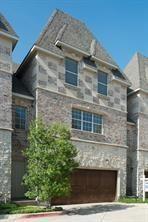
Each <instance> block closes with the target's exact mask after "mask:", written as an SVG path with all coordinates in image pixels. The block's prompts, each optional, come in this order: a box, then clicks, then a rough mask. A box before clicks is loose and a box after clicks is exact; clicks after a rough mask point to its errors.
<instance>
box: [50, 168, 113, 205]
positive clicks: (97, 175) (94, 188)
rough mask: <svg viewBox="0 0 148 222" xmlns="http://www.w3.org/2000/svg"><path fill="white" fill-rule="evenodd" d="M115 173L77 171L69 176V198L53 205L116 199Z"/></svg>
mask: <svg viewBox="0 0 148 222" xmlns="http://www.w3.org/2000/svg"><path fill="white" fill-rule="evenodd" d="M116 184H117V171H111V170H88V169H78V170H76V171H75V172H74V173H73V175H72V176H71V187H72V192H71V195H70V197H66V198H57V199H55V200H54V201H53V203H54V204H76V203H93V202H94V203H95V202H96V203H97V202H111V201H114V200H115V197H116Z"/></svg>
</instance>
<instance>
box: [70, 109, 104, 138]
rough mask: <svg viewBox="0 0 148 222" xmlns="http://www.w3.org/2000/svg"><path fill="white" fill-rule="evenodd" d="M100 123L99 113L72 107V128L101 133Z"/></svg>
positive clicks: (101, 121)
mask: <svg viewBox="0 0 148 222" xmlns="http://www.w3.org/2000/svg"><path fill="white" fill-rule="evenodd" d="M102 124H103V120H102V116H101V115H98V114H94V113H90V112H86V111H81V110H79V109H72V128H74V129H79V130H83V131H89V132H93V133H100V134H101V133H102Z"/></svg>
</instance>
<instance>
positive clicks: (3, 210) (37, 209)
mask: <svg viewBox="0 0 148 222" xmlns="http://www.w3.org/2000/svg"><path fill="white" fill-rule="evenodd" d="M61 210H62V208H60V207H55V208H45V207H43V206H33V205H28V206H20V205H17V204H15V203H7V204H0V214H25V213H41V212H51V211H61Z"/></svg>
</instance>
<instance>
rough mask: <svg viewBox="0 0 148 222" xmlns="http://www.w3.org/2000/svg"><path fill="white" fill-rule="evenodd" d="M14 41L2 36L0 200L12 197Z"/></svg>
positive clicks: (0, 54)
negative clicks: (12, 56) (12, 54)
mask: <svg viewBox="0 0 148 222" xmlns="http://www.w3.org/2000/svg"><path fill="white" fill-rule="evenodd" d="M11 52H12V43H11V41H10V40H8V39H4V38H2V37H0V201H1V200H4V195H5V196H6V198H7V199H10V197H11V131H12V120H11V100H12V86H11V85H12V64H11Z"/></svg>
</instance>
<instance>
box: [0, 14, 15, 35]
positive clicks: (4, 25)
mask: <svg viewBox="0 0 148 222" xmlns="http://www.w3.org/2000/svg"><path fill="white" fill-rule="evenodd" d="M0 31H3V32H5V33H8V34H10V35H12V36H15V37H17V38H18V36H17V34H16V32H15V31H14V29H13V28H12V26H11V25H10V24H9V22H8V21H7V20H6V18H5V17H4V16H3V15H2V13H0Z"/></svg>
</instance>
